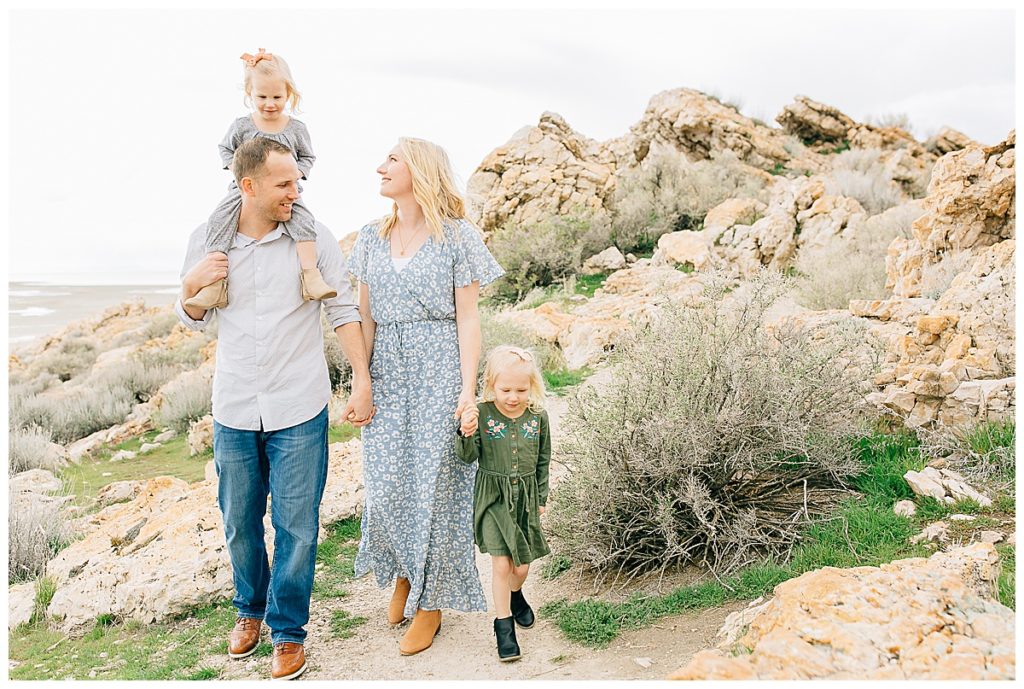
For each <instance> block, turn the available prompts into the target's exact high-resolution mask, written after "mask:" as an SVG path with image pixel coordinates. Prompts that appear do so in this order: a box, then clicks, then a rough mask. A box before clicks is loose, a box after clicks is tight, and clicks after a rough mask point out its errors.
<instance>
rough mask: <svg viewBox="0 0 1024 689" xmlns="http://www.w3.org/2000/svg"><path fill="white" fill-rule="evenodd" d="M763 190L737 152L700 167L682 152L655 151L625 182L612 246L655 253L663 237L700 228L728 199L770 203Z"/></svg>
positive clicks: (617, 191)
mask: <svg viewBox="0 0 1024 689" xmlns="http://www.w3.org/2000/svg"><path fill="white" fill-rule="evenodd" d="M763 188H764V181H763V179H762V178H761V177H760V176H758V175H756V174H752V173H751V171H750V168H748V167H747V166H745V165H744V164H743V163H742V162H741V161H740V160H739V158H738V157H737V156H736V154H735V153H733V152H732V151H728V150H726V151H723V152H721V153H715V154H713V155H712V158H711V159H710V160H702V161H698V162H696V163H691V162H690V161H688V160H687V159H686V157H685V156H684V155H683V154H682V153H679V152H677V151H669V150H665V149H659V150H657V151H652V152H651V153H650V154H648V156H647V157H646V158H645V159H644V161H643V163H641V164H640V165H639V166H637V167H636V168H633V169H632V170H629V171H628V172H626V173H624V174H623V175H622V177H621V178H620V179H619V182H618V186H617V187H616V189H615V194H614V197H613V207H614V213H613V219H612V233H611V240H612V243H613V244H615V246H617V247H618V248H619V250H620V251H622V253H624V254H625V253H630V252H633V253H638V254H639V253H646V252H650V251H652V250H653V249H654V247H655V246H656V245H657V243H658V238H659V237H661V235H663V234H666V233H668V232H676V231H679V230H699V229H700V228H701V227H702V226H703V222H704V216H705V215H707V213H708V211H709V210H711V209H712V208H714V207H715V206H717V205H718V204H720V203H722V202H723V201H725V200H726V199H731V198H741V197H742V198H760V199H761V200H762V201H763V200H765V199H764V198H763V196H764V191H763ZM602 248H604V247H602Z"/></svg>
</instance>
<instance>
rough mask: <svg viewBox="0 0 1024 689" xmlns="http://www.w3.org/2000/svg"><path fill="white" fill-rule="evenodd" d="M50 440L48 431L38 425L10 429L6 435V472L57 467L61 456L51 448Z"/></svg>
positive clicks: (48, 469) (13, 472)
mask: <svg viewBox="0 0 1024 689" xmlns="http://www.w3.org/2000/svg"><path fill="white" fill-rule="evenodd" d="M51 441H52V437H51V435H50V433H49V431H47V430H45V429H42V428H39V427H32V428H12V429H10V432H9V433H8V435H7V447H8V450H9V455H8V463H7V473H8V474H9V475H13V474H17V473H19V472H22V471H28V470H29V469H45V470H47V471H54V470H56V469H59V468H60V466H61V464H62V461H61V457H60V455H59V454H57V453H55V452H53V451H52V450H51V448H50V443H51Z"/></svg>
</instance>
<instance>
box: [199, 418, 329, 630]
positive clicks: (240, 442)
mask: <svg viewBox="0 0 1024 689" xmlns="http://www.w3.org/2000/svg"><path fill="white" fill-rule="evenodd" d="M213 458H214V459H213V461H214V467H215V468H216V470H217V476H218V478H219V481H220V484H219V487H218V491H217V501H218V503H219V504H220V510H221V514H222V515H223V517H224V535H225V537H226V540H227V545H228V555H229V557H230V558H231V569H232V571H233V574H234V579H235V597H234V598H233V599H232V601H231V602H232V603H234V605H235V607H236V608H238V615H239V617H255V618H257V619H262V620H263V621H264V622H266V624H267V625H268V626H269V627H270V629H271V634H270V639H271V641H272V642H273V643H280V642H282V641H291V642H294V643H300V644H301V643H303V641H304V640H305V638H306V630H305V629H304V627H305V626H306V623H307V622H309V596H310V593H312V590H313V567H314V565H315V564H316V537H317V532H318V531H319V528H320V498H321V497H323V494H324V484H325V483H326V482H327V407H324V409H323V411H321V412H320V413H319V414H317V415H316V416H315V417H313V418H312V419H310V420H309V421H305V422H303V423H300V424H299V425H297V426H292V427H291V428H283V429H281V430H279V431H269V432H267V431H262V430H260V431H241V430H237V429H234V428H228V427H227V426H222V425H220V424H219V423H217V422H216V421H215V422H214V424H213ZM268 493H269V495H270V499H271V510H270V521H271V523H272V524H273V525H274V563H273V566H268V564H267V549H266V544H265V543H264V540H263V539H264V532H263V515H264V514H265V513H266V510H267V494H268Z"/></svg>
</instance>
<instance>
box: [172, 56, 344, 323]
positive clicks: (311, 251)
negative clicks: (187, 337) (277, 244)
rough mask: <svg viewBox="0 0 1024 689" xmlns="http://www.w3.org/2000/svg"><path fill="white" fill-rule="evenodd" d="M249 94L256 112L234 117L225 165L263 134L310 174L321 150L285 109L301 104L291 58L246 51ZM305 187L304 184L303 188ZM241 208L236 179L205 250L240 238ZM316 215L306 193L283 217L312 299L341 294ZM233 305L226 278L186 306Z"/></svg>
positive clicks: (219, 250)
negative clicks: (320, 263) (323, 263)
mask: <svg viewBox="0 0 1024 689" xmlns="http://www.w3.org/2000/svg"><path fill="white" fill-rule="evenodd" d="M242 61H243V62H244V63H245V67H244V69H245V99H246V103H251V104H252V106H253V107H254V108H255V110H254V111H253V112H252V114H251V115H246V116H245V117H239V118H238V119H237V120H235V121H234V122H232V123H231V127H230V128H229V129H228V133H227V134H225V135H224V140H223V141H221V143H220V157H221V162H222V163H223V164H224V169H225V170H227V169H229V168H230V167H231V161H232V160H233V159H234V156H235V149H237V148H238V147H239V146H240V145H241V144H242V143H243V142H245V141H248V140H250V139H254V138H256V137H258V136H263V137H266V138H268V139H273V140H274V141H276V142H278V143H280V144H284V145H285V146H287V147H288V148H289V149H290V150H291V152H292V154H293V155H294V156H295V160H296V162H297V163H298V165H299V172H300V173H302V179H307V178H308V177H309V171H310V170H311V169H312V167H313V161H314V160H316V156H314V155H313V146H312V144H311V143H310V140H309V131H308V130H307V129H306V125H304V124H303V123H302V122H300V121H299V120H297V119H295V118H294V117H290V116H288V115H286V114H285V107H286V106H287V107H290V108H291V110H292V112H295V111H296V109H297V108H298V106H299V92H298V90H297V89H296V88H295V80H294V79H292V73H291V70H290V69H289V68H288V63H287V62H285V61H284V58H282V57H281V56H280V55H271V54H270V53H267V52H264V51H263V48H260V50H259V52H258V53H257V54H256V55H250V54H249V53H244V54H243V55H242ZM301 192H302V187H301V186H300V187H299V193H301ZM241 209H242V195H241V192H240V191H239V189H238V185H237V184H236V183H235V182H234V181H233V180H232V182H231V185H230V186H229V187H228V195H227V196H225V197H224V200H222V201H221V202H220V205H219V206H217V208H216V210H214V211H213V215H211V216H210V219H209V220H208V221H207V222H206V253H207V254H214V253H216V254H223V255H224V256H225V257H226V256H227V253H228V250H229V249H230V248H231V246H232V244H234V241H235V233H236V232H237V231H238V214H239V212H240V211H241ZM314 222H315V221H314V219H313V215H312V214H311V213H310V212H309V209H308V208H306V206H305V205H303V203H302V199H301V198H300V199H298V200H296V201H295V202H294V203H292V204H291V219H290V220H288V221H287V222H285V223H283V225H284V230H285V232H286V233H287V234H288V235H289V236H290V237H291V238H292V239H294V240H295V251H296V253H297V254H298V258H299V267H300V272H299V284H300V289H301V291H302V297H303V298H304V299H306V300H307V301H312V300H314V299H329V298H331V297H336V296H337V295H338V293H337V291H335V290H334V289H333V288H332V287H331V286H329V285H328V284H327V283H326V282H324V278H323V275H322V274H321V273H320V269H319V268H318V267H317V255H316V230H314V229H313V225H314ZM227 305H228V287H227V278H221V279H219V280H217V281H216V282H214V283H212V284H210V285H207V286H205V287H203V288H202V289H201V290H199V292H198V293H197V294H196V295H195V296H194V297H192V298H191V299H189V300H188V301H186V302H185V306H189V307H193V308H197V309H203V310H208V309H214V308H223V307H225V306H227Z"/></svg>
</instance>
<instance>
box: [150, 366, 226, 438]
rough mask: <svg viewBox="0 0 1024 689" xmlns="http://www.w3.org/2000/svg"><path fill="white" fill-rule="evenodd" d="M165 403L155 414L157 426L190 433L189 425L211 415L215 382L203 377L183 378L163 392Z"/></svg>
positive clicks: (190, 376) (181, 432)
mask: <svg viewBox="0 0 1024 689" xmlns="http://www.w3.org/2000/svg"><path fill="white" fill-rule="evenodd" d="M161 394H162V395H163V398H164V399H163V403H162V404H161V405H160V409H159V410H158V411H157V413H156V414H155V417H154V420H155V421H156V422H157V425H159V426H162V427H169V428H173V429H174V430H176V431H178V433H180V434H185V433H188V428H189V424H191V423H192V422H193V421H198V420H199V419H201V418H203V417H204V416H206V415H207V414H209V413H210V411H211V409H212V406H213V403H212V399H213V380H212V379H209V378H207V377H206V376H203V375H189V376H183V377H181V378H179V379H177V380H175V381H173V382H172V383H170V384H168V385H167V386H166V387H165V388H164V389H163V390H162V391H161Z"/></svg>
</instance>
